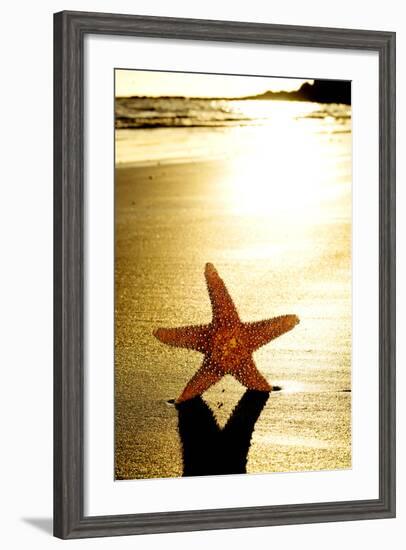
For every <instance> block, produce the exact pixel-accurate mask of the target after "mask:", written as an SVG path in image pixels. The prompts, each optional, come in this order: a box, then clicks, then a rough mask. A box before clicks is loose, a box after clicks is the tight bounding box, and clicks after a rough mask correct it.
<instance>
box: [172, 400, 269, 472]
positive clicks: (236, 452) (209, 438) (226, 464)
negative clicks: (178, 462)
mask: <svg viewBox="0 0 406 550" xmlns="http://www.w3.org/2000/svg"><path fill="white" fill-rule="evenodd" d="M268 397H269V392H263V391H257V390H246V392H245V393H244V394H243V396H242V398H241V399H240V401H239V402H238V404H237V406H236V407H235V409H234V411H233V413H232V414H231V416H230V418H229V419H228V421H227V424H226V425H225V427H224V428H223V429H221V428H220V427H219V425H218V423H217V421H216V419H215V417H214V414H213V412H212V410H211V409H210V407H209V406H208V405H207V404H206V403H205V402H204V401H203V399H202V398H201V397H200V396H199V397H194V398H193V399H189V400H187V401H183V402H182V403H179V404H178V405H176V408H177V410H178V415H179V419H178V426H179V434H180V438H181V441H182V448H183V476H204V475H224V474H244V473H246V472H247V469H246V467H247V457H248V451H249V448H250V445H251V436H252V432H253V431H254V427H255V423H256V422H257V420H258V418H259V416H260V414H261V412H262V410H263V408H264V406H265V404H266V402H267V400H268Z"/></svg>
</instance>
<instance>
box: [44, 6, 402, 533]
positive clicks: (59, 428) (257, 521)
mask: <svg viewBox="0 0 406 550" xmlns="http://www.w3.org/2000/svg"><path fill="white" fill-rule="evenodd" d="M90 33H91V34H104V35H125V36H144V37H157V38H167V39H171V38H172V39H184V40H186V39H189V40H206V41H207V40H211V41H222V42H239V43H255V44H278V45H287V46H288V45H290V46H296V47H319V48H340V49H355V50H370V51H376V52H378V53H379V82H380V107H379V109H380V113H379V115H380V145H379V155H380V173H379V178H380V181H379V204H380V214H379V216H380V217H379V247H380V265H379V276H380V285H379V294H380V296H379V325H380V343H379V382H380V386H379V400H380V402H379V411H380V416H379V498H378V499H376V500H365V501H350V502H328V503H315V504H299V505H283V506H261V507H249V508H232V509H219V510H198V511H193V510H191V511H182V512H162V513H148V514H129V515H120V516H117V515H116V516H100V517H85V516H84V514H83V487H84V477H83V476H84V474H83V443H84V434H83V408H84V401H83V347H84V345H85V342H84V338H83V260H84V258H83V235H84V220H83V177H84V176H83V173H84V171H83V38H84V35H85V34H90ZM394 516H395V34H394V33H391V32H381V31H368V30H353V29H337V28H317V27H297V26H285V25H266V24H257V23H241V22H227V21H203V20H196V19H174V18H167V17H163V18H160V17H146V16H134V15H112V14H102V13H83V12H61V13H58V14H55V16H54V534H55V536H57V537H59V538H63V539H67V538H83V537H102V536H112V535H132V534H143V533H166V532H174V531H198V530H203V529H224V528H236V527H259V526H270V525H282V524H296V523H312V522H329V521H346V520H358V519H373V518H384V517H394Z"/></svg>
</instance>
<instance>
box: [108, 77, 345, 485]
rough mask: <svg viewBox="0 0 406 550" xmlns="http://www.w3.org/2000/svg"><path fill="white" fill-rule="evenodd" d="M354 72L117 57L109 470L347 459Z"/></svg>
mask: <svg viewBox="0 0 406 550" xmlns="http://www.w3.org/2000/svg"><path fill="white" fill-rule="evenodd" d="M351 169H352V134H351V82H349V81H338V80H304V79H296V78H282V77H279V76H278V77H265V76H241V75H240V76H232V75H215V74H197V73H176V72H159V71H141V70H129V69H116V70H115V265H114V270H115V318H114V333H115V342H114V351H115V365H114V372H115V389H114V392H115V399H114V403H115V479H116V480H131V479H147V478H168V477H182V476H204V475H227V474H265V473H267V474H269V473H274V472H307V471H319V470H337V469H349V468H351V370H352V365H351V353H352V348H351V346H352V344H351V342H352V328H351V327H352V298H351V285H352V274H351V260H352V254H351V235H352V176H351Z"/></svg>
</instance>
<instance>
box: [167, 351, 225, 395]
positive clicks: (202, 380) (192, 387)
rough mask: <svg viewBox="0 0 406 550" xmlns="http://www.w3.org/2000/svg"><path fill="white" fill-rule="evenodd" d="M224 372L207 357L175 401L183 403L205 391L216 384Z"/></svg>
mask: <svg viewBox="0 0 406 550" xmlns="http://www.w3.org/2000/svg"><path fill="white" fill-rule="evenodd" d="M222 376H223V373H222V372H221V370H220V369H218V368H217V367H216V366H215V365H213V364H212V363H211V361H210V360H209V359H207V358H205V359H204V361H203V365H202V366H201V367H200V369H199V370H198V371H197V372H196V374H195V375H194V376H192V378H191V379H190V380H189V382H188V383H187V384H186V386H185V389H184V390H183V392H182V393H181V395H180V396H179V397H178V398H177V399H176V401H175V403H177V404H178V403H182V401H187V400H188V399H192V398H193V397H196V396H198V395H201V394H202V393H203V392H205V391H206V390H207V389H208V388H210V386H212V385H213V384H215V383H216V382H218V381H219V380H220V378H222Z"/></svg>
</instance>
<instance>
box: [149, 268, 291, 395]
mask: <svg viewBox="0 0 406 550" xmlns="http://www.w3.org/2000/svg"><path fill="white" fill-rule="evenodd" d="M204 274H205V278H206V283H207V288H208V291H209V297H210V302H211V306H212V312H213V316H212V321H211V323H210V324H208V325H194V326H186V327H179V328H158V329H157V330H155V331H154V336H155V337H156V338H158V340H160V341H161V342H163V343H164V344H168V345H170V346H175V347H180V348H187V349H191V350H195V351H200V352H201V353H203V354H204V359H203V364H202V366H201V367H200V369H199V370H198V371H197V372H196V374H195V375H194V376H193V377H192V378H191V379H190V381H189V382H188V383H187V384H186V387H185V389H184V390H183V392H182V393H181V395H180V396H179V397H178V398H177V399H176V400H175V403H176V404H178V403H181V402H182V401H187V400H188V399H192V398H193V397H196V396H198V395H201V394H202V393H203V392H205V391H206V390H207V389H208V388H210V386H212V385H213V384H215V383H216V382H218V381H219V380H220V379H221V378H222V377H223V376H224V375H226V374H231V375H233V376H234V377H235V378H236V379H237V380H238V381H239V382H240V383H241V384H243V385H244V386H245V387H246V388H248V389H250V390H258V391H264V392H270V391H272V386H271V385H270V384H269V383H268V382H267V380H266V379H265V378H264V377H263V376H262V374H261V373H260V372H259V371H258V369H257V367H256V366H255V363H254V359H253V357H252V354H253V353H254V351H256V350H257V349H258V348H260V347H261V346H264V345H265V344H267V343H268V342H270V341H271V340H273V339H274V338H277V337H278V336H281V335H282V334H284V333H285V332H288V331H289V330H292V329H293V328H294V327H295V326H296V325H297V324H298V323H299V318H298V317H297V316H296V315H281V316H279V317H274V318H272V319H266V320H264V321H254V322H251V323H243V322H242V321H241V320H240V317H239V315H238V312H237V309H236V307H235V305H234V302H233V300H232V298H231V296H230V294H229V292H228V290H227V288H226V285H225V284H224V282H223V280H222V279H221V278H220V276H219V274H218V273H217V270H216V268H215V267H214V265H213V264H210V263H207V264H206V268H205V273H204Z"/></svg>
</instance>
